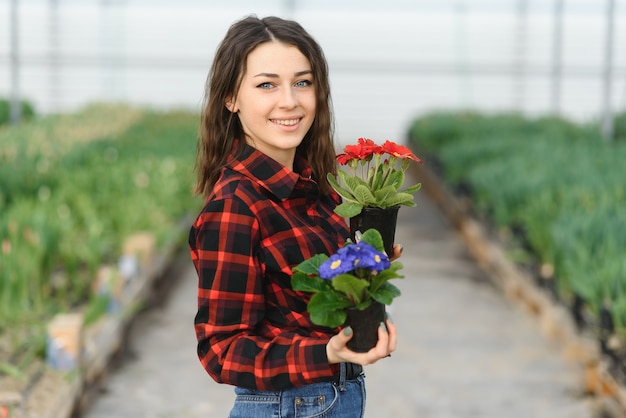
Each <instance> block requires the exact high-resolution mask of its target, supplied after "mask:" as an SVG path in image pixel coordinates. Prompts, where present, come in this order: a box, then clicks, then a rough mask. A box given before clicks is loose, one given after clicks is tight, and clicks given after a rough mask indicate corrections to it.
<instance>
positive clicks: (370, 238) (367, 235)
mask: <svg viewBox="0 0 626 418" xmlns="http://www.w3.org/2000/svg"><path fill="white" fill-rule="evenodd" d="M361 241H363V242H366V243H368V244H369V245H371V246H372V247H374V248H376V249H377V250H378V251H384V250H385V245H384V243H383V237H382V235H380V232H379V231H378V230H377V229H374V228H370V229H368V230H367V231H365V232H364V233H363V234H362V235H361Z"/></svg>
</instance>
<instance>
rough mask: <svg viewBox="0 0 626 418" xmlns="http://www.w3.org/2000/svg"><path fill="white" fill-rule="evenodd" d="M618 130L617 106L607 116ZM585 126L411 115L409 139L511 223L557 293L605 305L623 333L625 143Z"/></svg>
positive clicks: (625, 129)
mask: <svg viewBox="0 0 626 418" xmlns="http://www.w3.org/2000/svg"><path fill="white" fill-rule="evenodd" d="M616 121H617V124H616V127H617V129H616V132H617V133H618V134H619V135H622V137H624V136H625V134H626V126H624V123H626V114H620V115H618V117H617V118H616ZM599 132H600V129H599V127H598V126H597V125H595V124H576V123H574V122H571V121H568V120H565V119H560V118H556V117H544V118H538V119H529V118H525V117H522V116H520V115H517V114H496V115H486V114H479V113H472V112H457V113H453V112H450V113H444V112H442V113H433V114H429V115H426V116H423V117H420V118H419V119H417V120H415V122H414V124H413V125H412V128H411V132H410V134H411V141H412V142H413V144H414V145H415V146H416V147H417V149H418V150H419V152H420V154H422V155H424V154H425V155H430V156H431V157H432V159H433V163H435V162H436V163H437V165H438V166H439V169H440V171H441V173H440V174H441V175H442V176H443V178H444V181H445V182H447V184H448V185H449V186H450V187H451V188H453V189H454V188H459V186H460V185H462V186H463V189H464V190H469V195H470V198H471V199H472V201H473V203H474V206H475V208H476V209H477V210H478V211H479V213H480V214H482V216H484V217H486V218H487V219H489V221H490V222H492V223H493V225H495V226H496V227H498V228H501V229H502V228H507V229H508V230H510V231H515V232H516V234H514V235H518V238H519V239H520V240H521V241H523V245H522V246H523V247H526V248H528V249H529V252H530V253H531V256H532V257H535V258H536V259H537V261H538V264H539V265H543V266H548V267H549V268H548V269H547V270H548V271H553V272H554V274H553V277H552V278H553V279H554V285H555V288H556V291H557V293H558V295H559V296H560V298H562V300H564V301H571V299H572V297H573V296H574V295H577V296H578V297H580V298H582V299H583V301H584V303H585V304H586V306H587V307H588V309H589V310H590V311H591V312H592V314H593V315H595V316H596V317H597V316H598V315H599V312H600V310H601V309H602V308H608V309H609V310H610V311H611V315H612V319H613V322H614V324H616V326H617V327H618V332H619V333H620V334H622V335H623V336H624V335H626V209H625V208H626V141H624V140H616V141H613V142H609V141H606V140H605V139H604V138H602V136H601V135H600V133H599Z"/></svg>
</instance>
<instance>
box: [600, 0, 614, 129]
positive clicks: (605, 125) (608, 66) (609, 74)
mask: <svg viewBox="0 0 626 418" xmlns="http://www.w3.org/2000/svg"><path fill="white" fill-rule="evenodd" d="M606 20H607V22H606V40H605V42H606V43H605V46H604V83H603V92H602V102H603V109H602V135H603V136H604V137H605V138H606V140H607V141H612V140H613V136H614V126H613V111H612V89H613V45H614V42H613V41H614V37H615V0H607V8H606Z"/></svg>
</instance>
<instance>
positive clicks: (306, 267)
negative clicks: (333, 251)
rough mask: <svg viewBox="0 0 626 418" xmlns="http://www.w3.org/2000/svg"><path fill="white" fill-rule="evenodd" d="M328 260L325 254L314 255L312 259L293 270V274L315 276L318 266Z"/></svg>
mask: <svg viewBox="0 0 626 418" xmlns="http://www.w3.org/2000/svg"><path fill="white" fill-rule="evenodd" d="M327 260H328V256H327V255H326V254H316V255H314V256H313V257H311V258H309V259H307V260H304V261H303V262H302V263H300V264H298V265H297V266H295V267H294V268H293V272H294V273H295V272H301V273H304V274H306V275H311V274H317V272H318V270H319V268H320V266H321V265H322V264H324V263H325V262H326V261H327Z"/></svg>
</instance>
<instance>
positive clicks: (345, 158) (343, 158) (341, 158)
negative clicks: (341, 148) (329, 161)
mask: <svg viewBox="0 0 626 418" xmlns="http://www.w3.org/2000/svg"><path fill="white" fill-rule="evenodd" d="M335 158H336V159H337V162H338V163H339V164H341V165H346V164H348V162H349V161H350V160H351V159H352V157H351V156H350V155H348V154H339V155H337V156H336V157H335Z"/></svg>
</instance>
